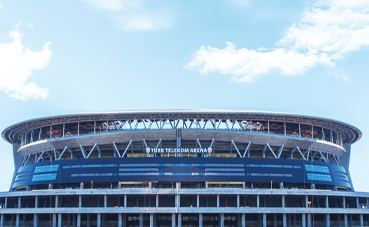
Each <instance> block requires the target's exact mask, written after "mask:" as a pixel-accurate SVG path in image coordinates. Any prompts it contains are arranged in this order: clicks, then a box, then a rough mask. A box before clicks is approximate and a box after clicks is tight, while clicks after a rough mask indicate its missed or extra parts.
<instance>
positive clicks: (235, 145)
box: [232, 140, 242, 157]
mask: <svg viewBox="0 0 369 227" xmlns="http://www.w3.org/2000/svg"><path fill="white" fill-rule="evenodd" d="M232 144H233V146H234V148H236V151H237V153H238V155H239V156H238V157H242V155H241V153H240V151H239V150H238V148H237V146H236V144H235V143H234V141H233V140H232Z"/></svg>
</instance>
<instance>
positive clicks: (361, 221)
mask: <svg viewBox="0 0 369 227" xmlns="http://www.w3.org/2000/svg"><path fill="white" fill-rule="evenodd" d="M360 226H364V215H363V214H360Z"/></svg>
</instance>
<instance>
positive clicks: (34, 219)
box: [33, 214, 38, 227]
mask: <svg viewBox="0 0 369 227" xmlns="http://www.w3.org/2000/svg"><path fill="white" fill-rule="evenodd" d="M33 226H34V227H37V226H38V217H37V214H34V215H33Z"/></svg>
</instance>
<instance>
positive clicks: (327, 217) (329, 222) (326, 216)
mask: <svg viewBox="0 0 369 227" xmlns="http://www.w3.org/2000/svg"><path fill="white" fill-rule="evenodd" d="M325 226H326V227H331V218H330V216H329V214H326V215H325Z"/></svg>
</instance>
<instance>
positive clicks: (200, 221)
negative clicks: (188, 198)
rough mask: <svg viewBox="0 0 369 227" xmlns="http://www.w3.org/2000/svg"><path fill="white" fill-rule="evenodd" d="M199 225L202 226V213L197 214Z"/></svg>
mask: <svg viewBox="0 0 369 227" xmlns="http://www.w3.org/2000/svg"><path fill="white" fill-rule="evenodd" d="M199 227H202V214H199Z"/></svg>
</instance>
